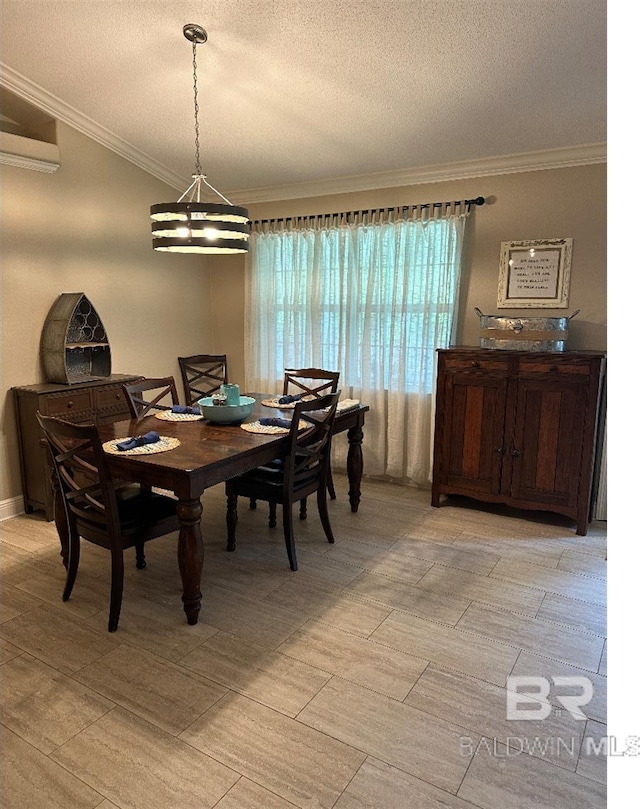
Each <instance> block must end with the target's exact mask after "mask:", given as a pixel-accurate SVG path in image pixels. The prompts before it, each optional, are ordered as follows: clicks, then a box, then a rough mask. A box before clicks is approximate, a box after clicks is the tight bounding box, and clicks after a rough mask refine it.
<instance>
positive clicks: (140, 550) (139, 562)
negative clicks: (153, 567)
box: [136, 542, 147, 570]
mask: <svg viewBox="0 0 640 809" xmlns="http://www.w3.org/2000/svg"><path fill="white" fill-rule="evenodd" d="M146 566H147V562H146V560H145V558H144V542H141V543H140V544H139V545H136V567H137V568H138V570H144V569H145V567H146Z"/></svg>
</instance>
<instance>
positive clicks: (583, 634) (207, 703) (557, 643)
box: [0, 475, 607, 809]
mask: <svg viewBox="0 0 640 809" xmlns="http://www.w3.org/2000/svg"><path fill="white" fill-rule="evenodd" d="M336 488H337V490H338V500H336V501H335V502H332V503H331V504H330V509H331V511H330V513H331V519H332V523H333V528H334V533H335V535H336V538H337V540H336V544H335V545H334V546H331V545H329V544H328V543H326V541H325V540H324V536H323V534H322V530H321V527H320V524H319V520H318V517H317V512H316V510H315V506H314V505H313V504H312V503H310V508H309V519H308V520H307V521H306V522H302V523H301V522H299V521H298V520H297V519H296V521H295V530H296V535H297V545H298V558H299V565H300V570H299V571H298V572H297V573H292V572H291V571H290V570H289V569H288V565H287V559H286V553H285V549H284V542H283V539H282V533H281V527H280V525H279V526H278V528H276V529H271V530H270V529H268V528H267V512H266V508H265V506H264V504H262V505H261V506H260V505H259V507H258V509H257V510H255V511H250V510H249V508H248V504H246V503H244V504H243V503H241V504H240V508H239V524H238V535H237V536H238V549H237V551H236V552H235V553H234V554H229V553H226V551H225V550H224V537H225V528H224V512H225V503H224V493H223V488H222V487H220V486H219V487H216V488H214V489H212V490H210V491H209V492H207V494H206V496H205V498H204V517H203V528H204V533H205V567H204V576H203V583H202V590H203V594H204V599H203V607H202V612H201V615H200V621H199V623H198V625H197V626H194V627H190V626H188V625H187V624H186V621H185V618H184V613H183V612H182V605H181V600H180V595H181V588H180V578H179V574H178V569H177V562H176V551H175V546H176V538H175V535H173V536H170V537H166V538H164V539H161V540H155V541H154V542H153V543H150V545H149V547H148V550H147V561H148V567H147V568H146V569H145V570H143V571H139V570H136V568H135V564H134V560H133V556H132V555H130V556H129V558H128V560H127V569H126V578H125V595H124V602H123V609H122V615H121V619H120V628H119V629H118V631H117V632H116V633H114V634H109V633H108V632H107V614H108V599H109V561H108V556H107V554H106V552H104V551H102V550H101V549H99V548H95V547H93V546H91V545H88V544H87V543H84V544H83V551H82V558H81V563H80V574H79V577H78V580H77V583H76V587H75V590H74V592H73V595H72V598H71V600H70V601H69V602H68V603H67V604H63V603H62V600H61V593H62V588H63V583H64V569H63V568H62V566H61V564H60V557H59V548H58V545H57V539H56V534H55V529H54V527H53V523H47V522H45V521H44V519H43V518H42V515H41V514H36V515H31V516H25V515H22V516H20V517H16V518H13V519H11V520H6V521H5V522H4V523H3V524H2V550H3V553H2V564H3V583H4V586H3V587H2V599H1V602H2V611H1V614H0V621H1V623H0V650H1V653H2V654H1V661H2V666H1V668H0V683H1V686H2V702H3V714H2V726H1V728H0V730H1V732H2V737H3V738H2V742H1V744H2V751H3V753H2V765H3V775H2V782H1V786H2V792H3V802H2V805H3V807H4V809H14V807H16V808H17V807H20V809H25V807H30V809H84V808H85V807H87V809H89V807H100V809H117V808H119V809H211V807H214V806H215V807H216V809H291V807H326V808H327V809H328V808H329V807H335V809H436V807H437V809H472V807H476V808H479V809H545V808H548V809H574V807H575V809H590V807H598V809H600V808H602V809H604V807H605V805H606V787H605V772H606V761H605V759H604V757H603V756H601V755H597V754H596V753H597V750H598V747H597V745H598V742H599V740H600V739H601V738H602V737H604V736H605V735H606V682H607V680H606V674H607V670H606V646H605V633H606V617H605V603H606V602H605V574H606V561H605V555H606V530H605V529H606V523H594V524H593V525H592V526H591V527H590V529H589V535H588V536H587V537H578V536H576V535H575V533H574V530H573V527H572V524H571V523H570V522H569V521H566V520H564V519H563V518H559V517H554V516H553V515H548V514H547V515H539V514H526V513H524V512H513V511H507V510H503V509H499V508H492V507H489V506H483V505H482V504H478V503H473V502H472V501H465V500H462V499H455V500H452V501H450V502H448V503H447V504H443V506H442V507H441V508H439V509H433V508H431V507H430V506H429V496H428V493H426V492H424V491H418V490H416V489H413V488H409V487H401V486H397V485H393V484H388V483H381V482H375V481H370V480H365V481H364V483H363V499H362V503H361V507H360V511H359V513H358V514H352V513H351V512H350V510H349V507H348V504H347V501H346V490H347V482H346V479H345V478H344V477H342V476H338V475H336ZM516 675H518V676H525V677H526V676H529V677H531V676H535V677H538V678H541V679H540V681H539V682H540V683H546V682H550V678H552V677H567V676H568V677H582V678H587V680H588V681H590V682H591V683H592V684H593V689H594V693H593V698H592V699H591V701H590V702H589V703H588V704H586V705H584V706H583V707H582V710H583V711H584V714H585V716H586V717H587V719H588V721H585V720H584V719H583V720H577V719H574V718H573V717H572V716H571V714H570V712H569V711H568V710H566V708H563V704H562V702H561V700H560V697H561V696H562V695H563V694H565V695H566V694H568V693H574V694H580V693H581V688H580V687H577V686H576V685H570V686H566V685H564V686H558V685H557V684H556V685H555V686H554V687H553V688H552V689H551V691H550V694H549V702H547V701H546V700H543V701H538V702H535V701H532V702H531V703H530V704H529V707H530V708H532V709H535V712H536V715H537V716H538V718H537V719H532V718H530V717H526V718H515V719H513V718H512V719H507V686H508V687H509V689H510V690H511V691H512V692H513V688H514V683H513V681H508V678H509V677H510V676H516ZM580 682H584V681H580ZM551 703H552V704H553V710H549V708H550V704H551ZM515 708H516V710H517V712H518V714H519V715H520V716H521V714H522V712H524V710H526V708H524V707H523V705H522V703H521V702H517V703H516V705H515ZM544 713H548V716H546V718H545V717H543V714H544Z"/></svg>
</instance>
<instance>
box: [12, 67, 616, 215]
mask: <svg viewBox="0 0 640 809" xmlns="http://www.w3.org/2000/svg"><path fill="white" fill-rule="evenodd" d="M0 84H2V85H4V86H5V87H6V88H7V89H8V90H11V92H12V93H15V94H16V95H17V96H19V97H20V98H23V99H24V100H25V101H28V102H29V103H31V104H33V105H35V106H36V107H38V108H39V109H41V110H44V111H45V112H47V113H49V115H51V116H53V117H54V118H56V119H57V120H59V121H62V122H64V123H65V124H68V125H69V126H71V127H73V128H74V129H76V130H78V131H79V132H82V134H84V135H86V136H87V137H89V138H92V139H93V140H95V141H96V142H97V143H100V144H101V145H102V146H105V147H106V148H107V149H110V150H111V151H113V152H115V153H116V154H118V155H120V157H123V158H124V159H125V160H128V161H129V162H130V163H133V164H134V165H136V166H138V167H139V168H141V169H142V170H143V171H146V172H147V173H148V174H151V175H152V176H153V177H156V178H157V179H158V180H161V181H162V182H164V183H166V184H167V185H169V186H171V187H172V188H175V189H177V190H178V191H179V190H182V189H183V187H184V177H180V175H178V174H176V173H175V172H172V171H170V170H169V169H167V168H166V166H163V165H162V164H161V163H158V162H157V161H155V160H153V159H152V158H151V157H149V156H148V155H146V154H145V153H144V152H141V151H140V150H139V149H136V147H135V146H132V145H131V144H130V143H127V141H125V140H123V139H122V138H119V137H118V136H117V135H115V134H114V133H113V132H111V131H109V130H108V129H106V128H105V127H103V126H101V125H100V124H98V123H96V122H95V121H93V120H92V119H91V118H89V117H88V116H86V115H84V114H83V113H82V112H80V111H79V110H76V109H75V108H74V107H71V106H70V105H69V104H67V103H65V102H64V101H62V99H60V98H57V96H54V95H52V94H51V93H49V92H47V91H46V90H45V89H44V88H42V87H40V86H39V85H37V84H35V83H34V82H32V81H31V80H30V79H27V78H26V77H25V76H23V75H22V74H20V73H18V72H17V71H16V70H14V69H13V68H11V67H9V66H8V65H6V64H5V63H3V62H0ZM606 161H607V153H606V143H590V144H584V145H580V146H570V147H567V148H561V149H546V150H543V151H536V152H523V153H521V154H512V155H503V156H499V157H488V158H480V159H478V160H462V161H459V162H455V163H442V164H440V165H431V166H418V167H415V168H409V169H400V170H398V171H382V172H375V173H373V174H362V175H355V176H348V177H336V178H332V179H327V180H312V181H310V182H307V183H295V184H291V185H281V186H269V187H263V188H250V189H240V190H238V191H230V192H229V193H228V196H229V197H232V198H234V199H236V200H237V203H236V204H238V205H247V204H251V203H254V202H275V201H277V200H285V199H299V198H303V197H321V196H327V195H333V194H346V193H349V192H354V191H374V190H376V189H378V188H396V187H401V186H408V185H423V184H424V185H426V184H428V183H439V182H447V181H449V180H464V179H469V178H473V177H491V176H494V175H498V174H514V173H517V172H524V171H542V170H544V169H559V168H568V167H570V166H586V165H592V164H596V163H606ZM40 170H44V169H40Z"/></svg>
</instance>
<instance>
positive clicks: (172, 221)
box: [151, 23, 249, 254]
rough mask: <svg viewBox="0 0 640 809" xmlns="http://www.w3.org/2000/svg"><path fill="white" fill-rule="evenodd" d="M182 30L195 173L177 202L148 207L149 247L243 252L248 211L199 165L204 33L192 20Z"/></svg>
mask: <svg viewBox="0 0 640 809" xmlns="http://www.w3.org/2000/svg"><path fill="white" fill-rule="evenodd" d="M182 31H183V33H184V35H185V37H186V38H187V39H188V40H189V41H190V42H191V43H192V44H193V102H194V114H195V115H194V117H195V133H196V139H195V145H196V152H195V172H194V174H193V175H192V179H193V182H192V183H191V185H190V186H189V188H187V190H186V191H185V192H184V194H183V195H182V196H181V197H180V199H178V201H177V202H161V203H158V204H157V205H152V206H151V232H152V236H153V249H154V250H160V251H164V252H168V253H218V254H221V253H222V254H224V253H246V252H247V251H248V250H249V212H248V210H247V209H246V208H242V207H240V206H239V205H233V204H232V203H231V202H230V201H229V200H228V199H227V198H226V197H225V196H223V195H222V194H221V193H220V192H219V191H218V190H217V189H215V188H214V187H213V186H212V185H210V184H209V183H208V182H207V175H206V174H203V172H202V166H201V165H200V128H199V123H198V111H199V108H198V78H197V67H196V45H201V44H202V43H203V42H206V41H207V32H206V31H205V30H204V28H202V27H201V26H199V25H195V24H194V23H189V24H188V25H185V26H184V28H183V29H182ZM206 189H210V190H211V191H213V193H214V194H216V196H217V197H219V199H221V200H222V202H206V201H203V200H202V194H203V192H204V193H207V191H206Z"/></svg>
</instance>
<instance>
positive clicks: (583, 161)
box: [229, 143, 607, 205]
mask: <svg viewBox="0 0 640 809" xmlns="http://www.w3.org/2000/svg"><path fill="white" fill-rule="evenodd" d="M606 162H607V144H606V143H588V144H583V145H580V146H570V147H566V148H561V149H545V150H543V151H537V152H523V153H521V154H512V155H502V156H500V157H487V158H480V159H478V160H461V161H459V162H456V163H441V164H440V165H432V166H418V167H416V168H410V169H400V170H398V171H381V172H376V173H374V174H361V175H356V176H352V177H336V178H334V179H328V180H315V181H311V182H308V183H299V184H295V185H283V186H271V187H265V188H253V189H244V190H238V191H230V192H229V195H230V196H232V197H233V198H234V199H237V200H239V202H238V204H239V205H249V204H251V203H254V202H275V201H277V200H285V199H300V198H303V197H322V196H327V195H332V194H348V193H349V192H353V191H375V190H376V189H378V188H399V187H401V186H406V185H426V184H428V183H441V182H447V181H449V180H466V179H470V178H473V177H491V176H494V175H497V174H515V173H518V172H524V171H542V170H544V169H560V168H568V167H570V166H588V165H592V164H596V163H606Z"/></svg>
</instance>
